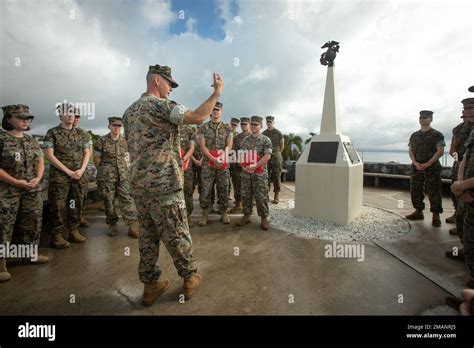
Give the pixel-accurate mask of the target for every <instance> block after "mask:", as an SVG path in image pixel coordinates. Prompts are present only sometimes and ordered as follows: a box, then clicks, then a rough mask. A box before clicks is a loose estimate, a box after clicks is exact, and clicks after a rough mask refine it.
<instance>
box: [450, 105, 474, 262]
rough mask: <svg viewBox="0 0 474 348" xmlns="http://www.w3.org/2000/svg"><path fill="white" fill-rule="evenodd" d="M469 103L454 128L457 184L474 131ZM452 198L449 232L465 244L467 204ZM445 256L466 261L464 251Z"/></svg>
mask: <svg viewBox="0 0 474 348" xmlns="http://www.w3.org/2000/svg"><path fill="white" fill-rule="evenodd" d="M471 99H472V98H471ZM469 101H470V99H469V98H467V99H464V100H462V103H463V104H464V109H463V114H462V116H461V117H462V118H463V119H464V122H463V123H461V124H460V125H458V126H457V127H455V128H454V130H457V132H456V133H454V130H453V136H454V139H453V143H454V144H455V145H456V147H454V148H453V150H454V151H456V152H457V158H458V159H459V161H458V162H455V163H454V165H453V174H454V170H455V168H454V166H456V172H455V175H453V182H456V181H457V180H458V179H459V178H458V174H459V173H458V172H459V167H460V163H462V160H463V159H464V156H465V153H466V147H467V144H468V139H469V135H468V136H467V138H466V133H467V131H469V134H471V132H472V130H474V127H472V122H474V114H473V113H472V110H471V108H470V102H469ZM454 151H453V152H454ZM464 170H465V171H466V170H467V168H466V166H465V167H464ZM452 196H454V198H453V202H455V201H456V203H457V206H456V207H457V209H456V228H455V229H451V230H450V231H449V232H450V233H451V234H457V235H458V237H459V239H460V240H461V242H463V240H464V233H463V230H464V229H463V225H464V219H465V204H466V203H464V202H463V200H459V199H458V197H456V195H455V194H452ZM445 255H446V257H449V258H452V259H455V260H460V261H464V250H463V249H459V250H456V251H454V250H448V251H446V253H445Z"/></svg>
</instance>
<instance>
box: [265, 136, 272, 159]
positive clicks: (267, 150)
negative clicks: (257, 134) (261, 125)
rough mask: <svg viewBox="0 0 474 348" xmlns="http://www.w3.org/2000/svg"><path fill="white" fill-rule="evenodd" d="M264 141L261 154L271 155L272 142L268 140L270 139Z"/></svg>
mask: <svg viewBox="0 0 474 348" xmlns="http://www.w3.org/2000/svg"><path fill="white" fill-rule="evenodd" d="M265 138H266V139H265V141H264V142H263V153H264V154H265V155H267V154H268V155H271V154H272V152H273V150H272V141H271V140H270V138H268V137H265Z"/></svg>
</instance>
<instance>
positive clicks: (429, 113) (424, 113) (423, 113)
mask: <svg viewBox="0 0 474 348" xmlns="http://www.w3.org/2000/svg"><path fill="white" fill-rule="evenodd" d="M420 117H433V111H430V110H421V111H420Z"/></svg>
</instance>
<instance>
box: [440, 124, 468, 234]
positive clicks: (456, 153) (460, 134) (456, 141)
mask: <svg viewBox="0 0 474 348" xmlns="http://www.w3.org/2000/svg"><path fill="white" fill-rule="evenodd" d="M461 117H462V118H463V119H464V122H462V123H460V124H458V125H457V126H456V127H454V128H453V138H452V141H451V149H450V151H449V152H450V154H451V155H452V156H453V158H454V163H453V167H452V169H451V180H452V182H453V183H454V182H456V181H457V180H458V171H459V164H460V163H461V161H462V159H463V157H464V153H465V151H466V147H465V143H466V141H467V139H468V138H469V134H470V133H471V129H472V127H471V126H472V123H471V119H470V118H467V117H465V116H464V115H463V116H461ZM451 199H452V201H453V206H454V214H453V216H451V217H449V218H447V219H446V222H447V223H453V222H454V223H456V225H458V224H461V225H462V224H463V220H464V207H463V203H462V202H458V199H457V197H456V195H454V194H453V193H451ZM449 233H450V234H457V228H452V229H450V230H449ZM460 238H461V240H462V236H460Z"/></svg>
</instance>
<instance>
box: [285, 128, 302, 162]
mask: <svg viewBox="0 0 474 348" xmlns="http://www.w3.org/2000/svg"><path fill="white" fill-rule="evenodd" d="M283 139H285V148H284V149H283V152H282V153H281V155H282V157H283V160H284V161H287V160H292V161H296V160H297V159H298V158H299V157H300V155H301V152H302V151H303V139H302V138H301V137H300V136H299V135H294V134H293V133H290V134H284V135H283Z"/></svg>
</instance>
